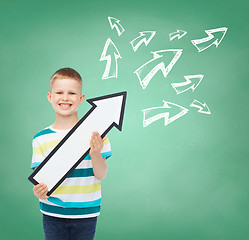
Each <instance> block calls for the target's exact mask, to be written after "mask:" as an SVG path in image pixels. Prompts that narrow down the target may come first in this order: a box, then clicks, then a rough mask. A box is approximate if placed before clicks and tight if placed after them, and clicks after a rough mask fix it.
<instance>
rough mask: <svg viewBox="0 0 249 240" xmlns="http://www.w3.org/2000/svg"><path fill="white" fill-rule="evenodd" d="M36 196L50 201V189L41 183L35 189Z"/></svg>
mask: <svg viewBox="0 0 249 240" xmlns="http://www.w3.org/2000/svg"><path fill="white" fill-rule="evenodd" d="M33 192H34V195H35V196H36V197H37V198H40V199H48V196H47V193H48V187H47V185H45V184H44V183H39V184H37V185H35V186H34V188H33Z"/></svg>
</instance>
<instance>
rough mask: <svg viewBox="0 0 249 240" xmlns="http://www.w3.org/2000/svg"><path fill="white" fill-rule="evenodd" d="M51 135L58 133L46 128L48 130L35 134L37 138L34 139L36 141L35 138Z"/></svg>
mask: <svg viewBox="0 0 249 240" xmlns="http://www.w3.org/2000/svg"><path fill="white" fill-rule="evenodd" d="M49 133H56V132H55V131H53V130H51V129H50V128H46V129H43V130H41V131H40V132H38V133H37V134H35V136H34V137H33V139H35V138H37V137H39V136H42V135H46V134H49Z"/></svg>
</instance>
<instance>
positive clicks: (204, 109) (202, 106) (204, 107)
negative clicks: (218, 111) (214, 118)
mask: <svg viewBox="0 0 249 240" xmlns="http://www.w3.org/2000/svg"><path fill="white" fill-rule="evenodd" d="M190 107H196V108H199V110H198V112H199V113H205V114H211V112H210V110H209V107H208V106H207V104H206V103H201V102H199V101H197V100H194V101H193V102H192V103H191V104H190Z"/></svg>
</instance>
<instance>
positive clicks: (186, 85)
mask: <svg viewBox="0 0 249 240" xmlns="http://www.w3.org/2000/svg"><path fill="white" fill-rule="evenodd" d="M203 77H204V75H202V74H198V75H187V76H184V78H185V79H186V81H184V82H181V83H171V86H172V87H173V88H174V89H175V91H176V93H177V94H181V93H183V92H186V91H188V90H189V89H192V91H194V90H195V89H196V88H197V87H198V86H199V84H200V82H201V80H202V79H203Z"/></svg>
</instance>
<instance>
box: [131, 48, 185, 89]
mask: <svg viewBox="0 0 249 240" xmlns="http://www.w3.org/2000/svg"><path fill="white" fill-rule="evenodd" d="M151 53H152V54H153V59H151V60H150V61H148V62H146V63H145V64H143V65H142V66H141V67H139V68H138V69H137V70H136V71H135V72H134V73H135V74H136V75H137V77H138V79H139V82H140V85H141V86H142V88H143V89H145V88H146V87H147V86H148V84H149V82H150V80H151V79H152V78H153V77H154V76H155V74H156V73H157V72H158V71H159V70H161V71H162V73H163V76H164V77H165V78H166V77H167V75H168V73H169V72H170V70H171V69H172V68H173V66H174V65H175V63H176V62H177V60H178V59H179V58H180V56H181V54H182V49H168V50H160V51H156V52H151ZM166 66H167V67H166Z"/></svg>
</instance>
